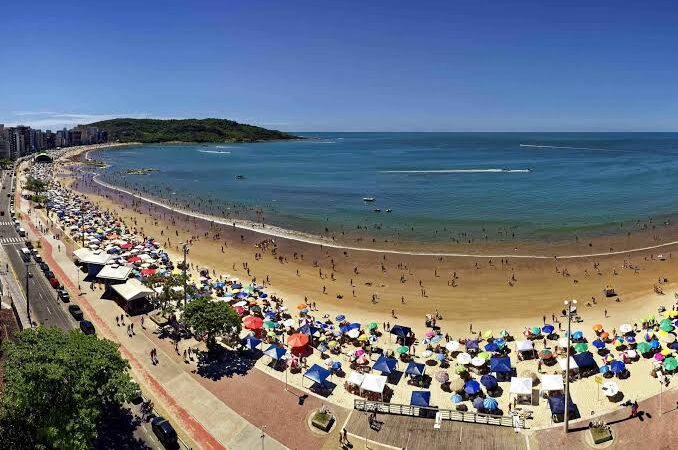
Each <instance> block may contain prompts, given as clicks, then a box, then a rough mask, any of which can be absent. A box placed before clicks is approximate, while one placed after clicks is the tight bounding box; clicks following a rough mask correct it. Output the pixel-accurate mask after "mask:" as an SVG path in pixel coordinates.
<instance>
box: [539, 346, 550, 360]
mask: <svg viewBox="0 0 678 450" xmlns="http://www.w3.org/2000/svg"><path fill="white" fill-rule="evenodd" d="M539 357H540V358H541V359H551V358H553V352H552V351H551V350H549V349H546V348H545V349H543V350H541V351H540V352H539Z"/></svg>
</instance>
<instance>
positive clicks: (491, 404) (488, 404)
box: [483, 397, 499, 411]
mask: <svg viewBox="0 0 678 450" xmlns="http://www.w3.org/2000/svg"><path fill="white" fill-rule="evenodd" d="M498 406H499V403H498V402H497V401H496V400H495V399H493V398H491V397H490V398H486V399H485V400H483V407H484V408H485V409H489V410H491V411H493V410H495V409H497V407H498Z"/></svg>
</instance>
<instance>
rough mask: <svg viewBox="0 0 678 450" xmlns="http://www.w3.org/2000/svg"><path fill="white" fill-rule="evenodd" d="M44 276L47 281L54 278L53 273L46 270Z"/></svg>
mask: <svg viewBox="0 0 678 450" xmlns="http://www.w3.org/2000/svg"><path fill="white" fill-rule="evenodd" d="M45 276H46V277H47V279H48V280H50V279H52V278H54V272H52V271H51V270H48V271H46V272H45Z"/></svg>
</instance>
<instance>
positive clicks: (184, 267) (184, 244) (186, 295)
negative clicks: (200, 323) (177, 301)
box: [181, 242, 188, 306]
mask: <svg viewBox="0 0 678 450" xmlns="http://www.w3.org/2000/svg"><path fill="white" fill-rule="evenodd" d="M181 249H182V250H183V252H184V262H183V267H182V270H183V273H184V280H183V281H184V306H186V304H187V303H188V291H187V282H186V269H188V267H186V254H187V253H188V243H186V242H182V243H181Z"/></svg>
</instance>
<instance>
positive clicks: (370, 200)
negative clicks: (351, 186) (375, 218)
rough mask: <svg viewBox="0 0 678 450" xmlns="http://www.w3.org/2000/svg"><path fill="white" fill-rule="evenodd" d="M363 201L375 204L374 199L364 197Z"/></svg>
mask: <svg viewBox="0 0 678 450" xmlns="http://www.w3.org/2000/svg"><path fill="white" fill-rule="evenodd" d="M363 201H364V202H373V201H374V197H363Z"/></svg>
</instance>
